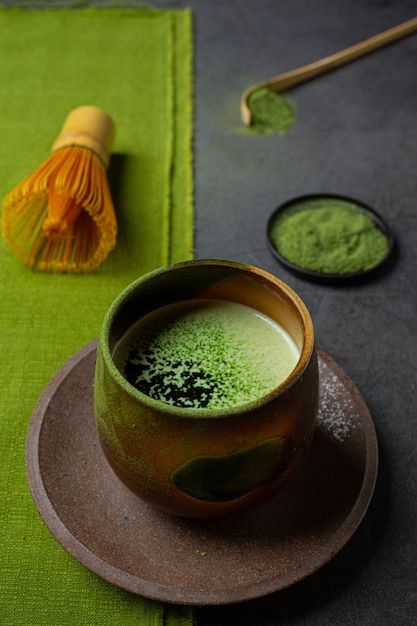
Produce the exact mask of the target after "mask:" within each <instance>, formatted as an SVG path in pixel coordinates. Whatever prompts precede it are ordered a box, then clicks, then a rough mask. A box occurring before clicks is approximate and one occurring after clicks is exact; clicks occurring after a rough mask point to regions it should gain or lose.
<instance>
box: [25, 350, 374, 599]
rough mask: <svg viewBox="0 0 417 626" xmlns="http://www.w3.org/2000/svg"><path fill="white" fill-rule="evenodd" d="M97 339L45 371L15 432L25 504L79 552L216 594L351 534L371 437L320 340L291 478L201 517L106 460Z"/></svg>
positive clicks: (303, 572)
mask: <svg viewBox="0 0 417 626" xmlns="http://www.w3.org/2000/svg"><path fill="white" fill-rule="evenodd" d="M96 345H97V343H96V341H94V342H92V343H90V344H88V345H87V346H85V347H84V348H83V349H82V350H80V351H79V352H78V353H76V354H75V355H74V356H73V357H72V358H71V359H70V360H69V361H68V362H67V363H66V364H65V365H64V366H63V367H62V368H61V369H60V370H59V371H58V372H57V373H56V374H55V376H54V377H53V378H52V379H51V381H50V382H49V384H48V385H47V386H46V388H45V390H44V392H43V394H42V395H41V397H40V399H39V401H38V403H37V405H36V408H35V410H34V413H33V415H32V418H31V422H30V425H29V429H28V435H27V443H26V469H27V477H28V481H29V486H30V490H31V493H32V497H33V499H34V501H35V504H36V506H37V508H38V510H39V512H40V514H41V516H42V518H43V520H44V521H45V523H46V525H47V526H48V528H49V529H50V531H51V532H52V534H53V535H54V536H55V537H56V539H57V540H58V541H59V542H60V543H61V545H62V546H63V547H64V548H65V549H66V550H67V551H68V552H69V553H70V554H71V555H72V556H73V557H74V558H75V559H77V560H78V561H79V562H80V563H82V564H83V565H84V566H86V567H87V568H89V569H90V570H91V571H92V572H95V573H96V574H97V575H99V576H101V577H102V578H103V579H105V580H107V581H108V582H110V583H112V584H114V585H117V586H119V587H121V588H123V589H125V590H128V591H130V592H132V593H135V594H140V595H142V596H145V597H148V598H153V599H157V600H161V601H165V602H172V603H177V604H189V605H214V604H227V603H234V602H240V601H244V600H249V599H253V598H256V597H260V596H264V595H267V594H269V593H272V592H274V591H278V590H280V589H283V588H285V587H288V586H290V585H293V584H294V583H296V582H298V581H300V580H302V579H303V578H305V577H306V576H309V575H310V574H312V573H313V572H315V571H317V570H318V569H319V568H321V567H322V566H323V565H324V564H325V563H327V562H328V561H329V560H330V559H331V558H332V557H333V556H334V555H335V554H336V553H337V552H338V551H339V550H340V549H341V548H342V547H343V546H344V545H345V544H346V543H347V541H348V540H349V539H350V538H351V536H352V535H353V533H354V532H355V530H356V529H357V527H358V525H359V524H360V522H361V520H362V519H363V517H364V515H365V513H366V510H367V508H368V505H369V502H370V499H371V497H372V493H373V490H374V486H375V481H376V475H377V466H378V448H377V440H376V435H375V430H374V425H373V422H372V419H371V416H370V414H369V411H368V408H367V406H366V404H365V402H364V400H363V398H362V396H361V395H360V394H359V392H358V390H357V389H356V387H355V386H354V385H353V383H352V382H351V380H350V379H349V378H348V376H347V375H346V374H345V373H344V372H343V370H342V369H341V368H340V367H339V366H338V365H337V364H336V363H335V361H334V360H332V359H331V357H329V356H328V355H327V354H326V353H324V352H323V351H319V362H320V375H321V406H320V412H319V418H318V424H317V429H316V433H315V436H314V440H313V444H312V447H311V450H310V453H309V456H308V458H307V461H306V462H305V464H304V466H303V468H302V470H301V472H300V474H299V476H298V478H297V480H296V481H295V482H293V483H292V484H291V485H289V486H288V488H287V489H286V490H285V491H283V492H281V493H280V494H279V495H278V496H276V497H275V498H273V499H272V500H270V501H269V502H267V503H265V504H263V505H261V506H259V507H258V508H255V509H253V510H251V511H249V512H247V513H245V514H240V515H237V516H234V517H228V518H224V519H219V520H209V521H201V520H187V519H183V518H178V517H174V516H170V515H168V514H165V513H161V512H159V511H157V510H154V509H153V508H151V507H150V506H148V505H147V504H145V503H143V502H142V501H141V500H140V499H138V498H137V497H136V496H134V495H133V494H132V493H130V491H128V489H127V488H126V487H124V485H123V484H122V483H121V482H120V481H119V479H118V478H117V477H116V476H115V474H114V473H113V471H112V470H111V468H110V467H109V465H108V463H107V461H106V459H105V458H104V455H103V453H102V450H101V447H100V444H99V442H98V439H97V435H96V430H95V422H94V411H93V384H94V367H95V351H96Z"/></svg>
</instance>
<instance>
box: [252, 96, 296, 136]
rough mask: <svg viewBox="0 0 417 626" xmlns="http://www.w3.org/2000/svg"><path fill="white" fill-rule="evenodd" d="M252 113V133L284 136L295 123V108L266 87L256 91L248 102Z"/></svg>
mask: <svg viewBox="0 0 417 626" xmlns="http://www.w3.org/2000/svg"><path fill="white" fill-rule="evenodd" d="M248 104H249V108H250V110H251V113H252V126H251V127H250V130H251V132H253V133H254V134H260V135H270V134H273V133H278V134H279V135H284V134H285V133H286V131H287V129H288V128H289V127H290V126H291V124H293V123H294V122H295V118H296V116H295V108H294V105H293V103H292V102H290V101H289V100H287V99H286V98H284V96H282V95H280V94H278V93H274V92H273V91H270V90H269V89H267V88H266V87H263V88H261V89H257V90H256V91H254V92H253V93H252V94H251V96H249V100H248Z"/></svg>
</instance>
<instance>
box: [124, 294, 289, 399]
mask: <svg viewBox="0 0 417 626" xmlns="http://www.w3.org/2000/svg"><path fill="white" fill-rule="evenodd" d="M299 356H300V352H299V350H298V348H297V346H296V345H295V343H294V341H293V340H292V338H291V337H290V336H289V335H288V333H287V332H286V331H285V330H284V329H283V328H282V327H281V326H280V325H279V324H277V323H276V322H275V321H273V320H272V319H271V318H269V317H267V316H266V315H264V314H262V313H260V312H259V311H256V310H255V309H253V308H251V307H248V306H245V305H242V304H238V303H235V302H228V301H224V300H203V299H201V300H200V299H195V300H187V301H183V302H179V303H175V304H170V305H167V306H164V307H161V308H160V309H157V310H156V311H153V312H152V313H150V314H148V315H146V316H144V317H143V318H141V319H140V320H139V321H138V322H136V324H134V325H133V326H132V327H131V328H130V329H129V330H128V332H127V333H126V334H125V335H124V336H123V338H122V339H121V340H120V342H119V343H118V345H117V347H116V350H115V352H114V355H113V359H114V362H115V364H116V366H117V367H118V369H119V370H120V371H121V372H122V374H123V375H124V377H125V378H126V379H127V380H128V381H129V382H130V384H131V385H133V386H134V387H136V388H137V389H139V390H140V391H142V392H143V393H145V394H146V395H148V396H150V397H151V398H154V399H156V400H160V401H161V402H165V403H168V404H171V405H175V406H179V407H183V408H192V409H200V408H209V409H217V408H228V407H229V408H230V407H233V406H237V405H240V404H244V403H246V402H249V401H251V400H255V399H256V398H260V397H262V396H263V395H265V394H267V393H268V392H270V391H271V390H272V389H274V388H275V387H277V386H278V385H279V384H280V383H281V382H283V381H284V380H285V379H286V378H287V376H288V375H289V374H290V373H291V371H292V370H293V369H294V367H295V366H296V364H297V361H298V359H299Z"/></svg>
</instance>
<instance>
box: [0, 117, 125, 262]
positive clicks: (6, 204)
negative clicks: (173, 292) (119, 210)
mask: <svg viewBox="0 0 417 626" xmlns="http://www.w3.org/2000/svg"><path fill="white" fill-rule="evenodd" d="M114 133H115V127H114V124H113V121H112V119H111V117H110V116H109V115H107V113H105V112H104V111H103V110H101V109H99V108H97V107H94V106H82V107H79V108H77V109H74V110H73V111H71V113H70V114H69V115H68V117H67V119H66V120H65V122H64V125H63V127H62V130H61V132H60V134H59V136H58V138H57V139H56V140H55V142H54V144H53V146H52V153H51V155H50V156H49V157H48V158H47V159H46V160H45V161H44V162H43V163H42V164H41V165H40V166H39V167H38V168H37V169H36V170H35V171H34V172H33V173H32V174H30V175H29V176H28V177H27V178H25V179H24V180H23V181H22V182H21V183H20V184H19V185H17V187H15V188H14V189H12V191H10V192H9V193H8V194H7V195H6V196H5V198H4V199H3V203H2V209H3V214H2V232H3V237H4V240H5V242H6V243H7V245H8V246H9V247H10V248H11V250H12V251H13V253H14V254H15V255H16V256H17V257H18V258H20V259H22V260H23V261H24V262H25V263H26V264H27V265H28V266H29V267H30V268H33V269H39V270H44V271H54V270H55V271H59V272H86V271H91V270H94V269H95V268H97V267H98V266H99V265H100V263H102V261H104V259H105V258H106V257H107V255H108V253H109V252H110V250H111V249H112V248H113V247H114V246H115V243H116V234H117V222H116V216H115V212H114V207H113V201H112V197H111V193H110V188H109V184H108V180H107V176H106V168H107V166H108V164H109V160H110V153H111V147H112V144H113V139H114Z"/></svg>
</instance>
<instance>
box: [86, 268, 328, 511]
mask: <svg viewBox="0 0 417 626" xmlns="http://www.w3.org/2000/svg"><path fill="white" fill-rule="evenodd" d="M193 298H205V299H207V298H208V299H210V298H213V299H217V300H228V301H232V302H237V303H240V304H245V305H248V306H251V307H253V308H254V309H257V310H258V311H260V312H261V313H263V314H265V315H268V316H269V317H270V318H272V319H273V320H275V321H276V322H278V323H279V324H280V325H281V326H282V327H283V328H284V329H285V330H286V331H287V332H288V333H289V335H290V336H291V337H292V339H293V340H294V342H295V343H296V345H297V346H298V348H299V350H300V357H299V360H298V362H297V364H296V366H295V368H294V369H293V371H292V372H291V373H290V375H289V376H288V377H287V378H286V379H285V380H284V381H283V382H282V383H281V384H280V385H278V386H277V387H276V388H275V389H273V390H272V391H270V392H269V393H267V394H266V395H263V396H262V397H259V398H258V399H256V400H253V401H250V402H247V403H246V404H241V405H239V406H234V407H233V408H227V409H225V408H222V409H208V408H198V409H191V408H180V407H176V406H171V405H169V404H166V403H163V402H161V401H159V400H155V399H153V398H151V397H149V396H147V395H145V394H144V393H142V392H141V391H139V390H138V389H136V388H135V387H133V386H132V385H131V384H130V383H129V382H128V381H127V380H126V379H125V378H124V376H123V375H122V374H121V372H120V371H119V369H118V368H117V367H116V365H115V363H114V361H113V357H112V354H113V352H114V349H115V347H116V345H117V344H118V342H119V340H120V339H121V337H122V336H123V335H124V333H125V332H126V331H127V330H128V329H129V328H130V327H131V326H132V325H133V324H134V323H135V322H136V321H137V320H138V319H140V318H141V317H142V316H144V315H146V314H147V313H149V312H151V311H153V310H155V309H158V308H159V307H161V306H164V305H167V304H171V303H175V302H179V301H182V300H190V299H193ZM318 397H319V380H318V363H317V353H316V348H315V342H314V332H313V325H312V321H311V318H310V315H309V313H308V311H307V309H306V307H305V305H304V304H303V302H302V301H301V300H300V298H299V297H298V296H297V294H295V293H294V292H293V291H292V290H291V289H290V288H289V287H288V286H287V285H286V284H285V283H283V282H282V281H280V280H279V279H278V278H276V277H274V276H272V275H271V274H268V273H267V272H265V271H263V270H261V269H257V268H255V267H252V266H250V265H244V264H241V263H236V262H232V261H221V260H197V261H187V262H184V263H178V264H175V265H171V266H168V267H164V268H160V269H158V270H155V271H153V272H151V273H149V274H147V275H145V276H143V277H142V278H139V279H138V280H136V281H135V282H134V283H132V284H131V285H130V286H128V287H127V288H126V289H125V290H124V291H123V292H122V293H121V294H120V295H119V296H118V297H117V298H116V300H115V301H114V302H113V304H112V305H111V307H110V309H109V310H108V312H107V314H106V316H105V319H104V323H103V326H102V330H101V334H100V340H99V345H98V349H97V362H96V374H95V385H94V410H95V416H96V426H97V432H98V436H99V440H100V443H101V446H102V448H103V451H104V453H105V456H106V458H107V460H108V462H109V464H110V466H111V467H112V468H113V470H114V472H115V474H116V475H117V476H118V478H119V479H120V480H121V481H122V482H123V483H124V484H125V485H126V486H127V487H128V488H129V489H130V490H131V491H132V492H133V493H135V494H136V495H137V496H139V497H140V498H141V499H143V500H144V501H146V502H148V503H149V504H151V505H152V506H154V507H156V508H158V509H160V510H163V511H165V512H168V513H173V514H175V515H179V516H184V517H190V518H209V517H220V516H225V515H229V514H232V513H238V512H241V511H244V510H246V509H249V508H251V507H253V506H255V505H257V504H259V503H261V502H262V501H264V500H266V499H267V498H270V497H272V496H274V495H275V494H277V493H278V492H279V491H280V490H281V489H282V487H283V486H284V485H285V484H286V483H287V482H288V481H289V480H290V479H291V478H292V477H293V476H294V474H295V473H296V472H297V470H298V468H299V467H300V466H301V464H302V462H303V460H304V459H305V457H306V454H307V452H308V449H309V447H310V444H311V440H312V437H313V432H314V428H315V424H316V417H317V411H318Z"/></svg>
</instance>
